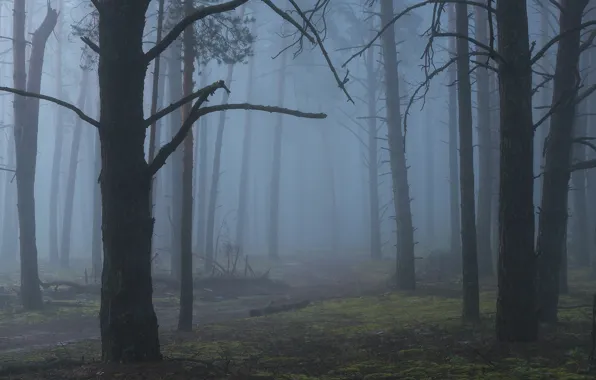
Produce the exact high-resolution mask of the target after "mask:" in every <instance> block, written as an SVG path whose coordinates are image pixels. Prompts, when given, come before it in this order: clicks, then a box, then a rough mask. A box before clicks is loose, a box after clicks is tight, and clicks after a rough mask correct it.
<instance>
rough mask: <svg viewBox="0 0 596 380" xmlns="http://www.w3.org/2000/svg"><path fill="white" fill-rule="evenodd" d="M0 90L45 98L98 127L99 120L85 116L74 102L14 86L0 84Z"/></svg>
mask: <svg viewBox="0 0 596 380" xmlns="http://www.w3.org/2000/svg"><path fill="white" fill-rule="evenodd" d="M0 91H4V92H10V93H12V94H16V95H21V96H26V97H30V98H37V99H41V100H47V101H48V102H51V103H54V104H57V105H59V106H62V107H64V108H68V109H69V110H71V111H73V112H74V113H76V114H77V115H78V116H79V117H80V118H81V119H82V120H84V121H86V122H87V123H89V124H91V125H93V126H94V127H96V128H99V121H97V120H95V119H93V118H92V117H91V116H87V114H85V112H83V110H81V109H80V108H78V107H77V106H75V105H74V104H70V103H68V102H65V101H63V100H60V99H56V98H54V97H52V96H48V95H43V94H37V93H35V92H29V91H23V90H18V89H16V88H12V87H3V86H0Z"/></svg>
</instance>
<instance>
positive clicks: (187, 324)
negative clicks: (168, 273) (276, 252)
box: [178, 0, 195, 331]
mask: <svg viewBox="0 0 596 380" xmlns="http://www.w3.org/2000/svg"><path fill="white" fill-rule="evenodd" d="M184 9H185V14H186V16H189V15H190V14H192V12H193V9H194V6H193V1H192V0H185V1H184ZM183 43H184V73H183V86H184V96H189V95H190V94H191V93H192V89H193V86H194V83H193V80H192V75H193V72H194V56H195V49H194V45H195V38H194V29H193V26H190V27H188V28H186V29H185V30H184V36H183ZM190 109H191V103H187V104H186V105H185V106H184V107H182V114H183V115H184V116H185V118H187V117H188V116H189V115H190ZM183 148H184V149H183V159H182V161H183V164H184V167H183V171H182V198H181V199H180V201H181V202H182V205H181V209H182V215H181V216H182V220H181V223H180V227H181V231H180V232H181V233H180V248H181V252H180V253H181V257H180V264H181V268H180V314H179V317H178V330H179V331H192V311H193V297H194V296H193V284H192V172H193V153H194V152H193V151H194V148H193V135H192V129H191V131H190V132H189V133H188V135H186V138H185V139H184V143H183Z"/></svg>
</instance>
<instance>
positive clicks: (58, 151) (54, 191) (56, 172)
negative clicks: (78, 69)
mask: <svg viewBox="0 0 596 380" xmlns="http://www.w3.org/2000/svg"><path fill="white" fill-rule="evenodd" d="M63 9H64V1H63V0H60V1H59V3H58V9H57V10H58V12H60V13H59V14H58V22H57V25H56V31H55V33H56V37H57V38H56V40H57V45H56V53H55V62H56V63H55V64H56V68H55V71H56V72H55V73H54V74H55V80H56V82H55V83H56V98H58V99H62V98H63V96H64V95H63V93H64V89H63V87H62V23H63V15H62V14H63V12H62V10H63ZM55 115H56V125H55V132H54V133H55V140H54V154H53V157H52V177H51V183H50V199H51V200H52V201H51V202H50V211H49V216H50V220H49V226H50V231H49V232H50V263H51V264H52V265H54V266H58V264H59V261H60V253H59V249H58V226H59V225H60V223H59V222H58V205H59V204H60V202H59V201H58V199H59V198H60V167H61V161H62V153H63V152H62V145H63V142H64V110H63V109H62V107H60V106H56V109H55Z"/></svg>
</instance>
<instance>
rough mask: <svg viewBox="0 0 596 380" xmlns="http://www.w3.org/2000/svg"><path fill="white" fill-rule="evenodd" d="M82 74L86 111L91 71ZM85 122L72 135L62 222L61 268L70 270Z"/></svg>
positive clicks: (80, 102) (80, 101)
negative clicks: (72, 233) (73, 219)
mask: <svg viewBox="0 0 596 380" xmlns="http://www.w3.org/2000/svg"><path fill="white" fill-rule="evenodd" d="M82 71H83V72H82V73H81V83H80V85H79V99H78V101H77V104H78V105H77V106H78V107H79V109H85V103H86V101H87V92H88V91H89V89H88V84H89V70H87V69H83V70H82ZM83 128H84V126H83V120H82V119H80V118H77V119H76V122H75V126H74V131H73V133H72V144H71V146H70V161H69V163H68V178H67V181H66V189H65V190H66V194H65V204H64V216H63V217H64V219H63V221H62V238H61V242H60V248H61V250H60V267H61V268H69V266H70V243H71V232H72V214H73V210H74V196H75V186H76V184H77V168H78V165H79V147H80V146H81V137H82V135H83Z"/></svg>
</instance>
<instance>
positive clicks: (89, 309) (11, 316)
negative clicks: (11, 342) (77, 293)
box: [0, 301, 99, 328]
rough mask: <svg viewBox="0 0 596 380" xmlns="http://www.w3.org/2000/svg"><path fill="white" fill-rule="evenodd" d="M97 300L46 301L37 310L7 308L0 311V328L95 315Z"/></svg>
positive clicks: (97, 305) (97, 307) (97, 308)
mask: <svg viewBox="0 0 596 380" xmlns="http://www.w3.org/2000/svg"><path fill="white" fill-rule="evenodd" d="M98 311H99V301H59V302H54V303H47V304H45V305H44V308H43V309H42V310H39V311H24V310H22V309H7V310H3V311H0V328H8V327H16V326H23V325H34V324H40V323H48V322H53V321H60V320H64V319H68V318H79V317H91V316H97V313H98Z"/></svg>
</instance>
